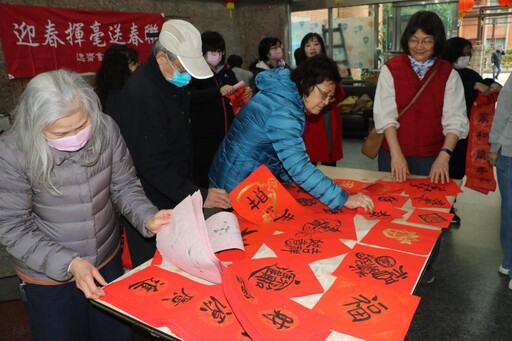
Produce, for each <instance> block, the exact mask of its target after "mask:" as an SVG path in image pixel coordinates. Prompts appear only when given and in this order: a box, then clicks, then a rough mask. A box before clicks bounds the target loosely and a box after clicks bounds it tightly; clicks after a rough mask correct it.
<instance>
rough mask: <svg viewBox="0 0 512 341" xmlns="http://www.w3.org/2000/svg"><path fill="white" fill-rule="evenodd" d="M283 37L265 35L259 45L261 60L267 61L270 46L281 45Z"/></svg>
mask: <svg viewBox="0 0 512 341" xmlns="http://www.w3.org/2000/svg"><path fill="white" fill-rule="evenodd" d="M281 44H282V43H281V39H279V38H276V37H265V38H263V39H262V40H261V41H260V44H259V46H258V56H259V58H260V59H259V60H262V61H265V62H266V61H267V60H268V54H269V53H270V48H271V47H272V46H275V45H281Z"/></svg>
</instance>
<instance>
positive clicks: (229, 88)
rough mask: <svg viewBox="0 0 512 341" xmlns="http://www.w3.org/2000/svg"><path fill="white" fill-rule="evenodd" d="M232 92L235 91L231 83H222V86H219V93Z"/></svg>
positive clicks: (225, 94)
mask: <svg viewBox="0 0 512 341" xmlns="http://www.w3.org/2000/svg"><path fill="white" fill-rule="evenodd" d="M233 92H235V90H233V86H232V85H229V84H226V85H223V86H222V87H221V88H220V94H221V95H222V96H227V95H231V94H232V93H233Z"/></svg>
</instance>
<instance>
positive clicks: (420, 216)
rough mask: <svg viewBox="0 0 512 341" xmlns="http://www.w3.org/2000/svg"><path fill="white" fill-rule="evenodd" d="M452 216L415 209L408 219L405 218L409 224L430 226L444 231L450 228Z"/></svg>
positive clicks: (446, 213) (450, 214)
mask: <svg viewBox="0 0 512 341" xmlns="http://www.w3.org/2000/svg"><path fill="white" fill-rule="evenodd" d="M454 216H455V214H453V213H448V212H441V211H435V210H425V209H421V208H417V209H415V210H414V211H412V213H411V215H410V216H409V218H407V221H408V222H410V223H415V224H423V225H430V226H436V227H442V228H445V229H446V228H448V227H450V224H451V222H452V218H453V217H454Z"/></svg>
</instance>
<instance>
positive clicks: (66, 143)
mask: <svg viewBox="0 0 512 341" xmlns="http://www.w3.org/2000/svg"><path fill="white" fill-rule="evenodd" d="M91 129H92V126H91V125H90V124H89V125H88V126H87V127H85V128H84V129H83V130H82V131H80V132H79V133H78V134H76V135H73V136H66V137H61V138H59V139H46V141H47V143H48V145H49V146H50V147H52V148H53V149H57V150H60V151H63V152H76V151H77V150H80V149H82V148H83V147H84V146H85V144H86V143H87V141H89V137H90V135H91Z"/></svg>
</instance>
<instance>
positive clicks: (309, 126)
mask: <svg viewBox="0 0 512 341" xmlns="http://www.w3.org/2000/svg"><path fill="white" fill-rule="evenodd" d="M320 53H323V54H325V53H326V52H325V45H324V41H323V40H322V37H320V35H319V34H318V33H308V34H306V35H305V36H304V38H302V42H301V43H300V48H299V50H298V51H297V58H296V62H297V65H299V64H300V63H301V62H302V61H304V60H306V59H308V58H311V57H313V56H315V55H317V54H320ZM344 97H345V91H344V90H343V88H342V86H341V82H340V83H339V84H338V85H337V86H336V91H335V93H334V97H333V98H332V100H333V101H332V102H330V103H329V104H328V105H327V106H325V107H324V109H323V112H322V113H321V115H307V116H306V129H305V131H304V144H305V145H306V152H307V153H308V155H309V158H310V159H311V162H313V163H317V162H322V164H325V165H329V166H336V161H338V160H340V159H342V158H343V148H342V139H341V114H340V110H339V109H338V106H337V105H338V103H339V102H341V101H342V100H343V98H344Z"/></svg>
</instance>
